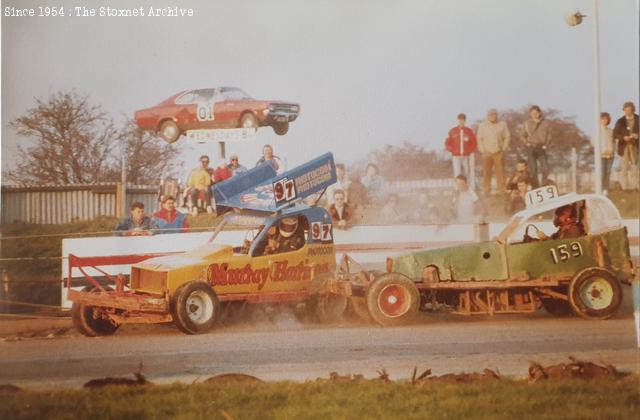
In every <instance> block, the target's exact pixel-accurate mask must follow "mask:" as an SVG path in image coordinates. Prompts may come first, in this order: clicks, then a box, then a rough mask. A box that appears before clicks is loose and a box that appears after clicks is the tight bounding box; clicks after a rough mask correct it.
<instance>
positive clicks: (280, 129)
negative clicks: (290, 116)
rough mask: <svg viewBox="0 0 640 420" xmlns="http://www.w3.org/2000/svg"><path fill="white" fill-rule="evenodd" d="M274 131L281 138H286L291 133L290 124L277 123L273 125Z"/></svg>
mask: <svg viewBox="0 0 640 420" xmlns="http://www.w3.org/2000/svg"><path fill="white" fill-rule="evenodd" d="M273 131H274V133H276V134H277V135H279V136H284V135H285V134H287V132H288V131H289V122H288V121H287V122H275V123H273Z"/></svg>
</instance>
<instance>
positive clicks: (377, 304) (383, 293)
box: [366, 273, 420, 326]
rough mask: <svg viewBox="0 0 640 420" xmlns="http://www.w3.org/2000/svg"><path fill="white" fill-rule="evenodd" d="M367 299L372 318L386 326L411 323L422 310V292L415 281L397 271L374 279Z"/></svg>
mask: <svg viewBox="0 0 640 420" xmlns="http://www.w3.org/2000/svg"><path fill="white" fill-rule="evenodd" d="M366 301H367V308H368V309H369V314H370V315H371V318H373V320H374V321H376V322H377V323H378V324H380V325H384V326H394V325H405V324H409V323H410V322H412V321H413V320H414V319H415V317H416V315H417V314H418V311H419V310H420V293H419V292H418V288H417V287H416V285H415V283H414V282H413V281H411V280H410V279H409V278H407V277H405V276H403V275H401V274H397V273H390V274H385V275H383V276H380V277H379V278H377V279H376V280H374V281H373V282H372V283H371V285H370V286H369V290H368V291H367V295H366Z"/></svg>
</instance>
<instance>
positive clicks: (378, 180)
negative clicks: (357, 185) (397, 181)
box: [362, 163, 384, 204]
mask: <svg viewBox="0 0 640 420" xmlns="http://www.w3.org/2000/svg"><path fill="white" fill-rule="evenodd" d="M362 184H363V185H364V186H365V188H366V189H367V201H368V202H369V203H370V204H377V203H380V202H381V201H382V198H383V197H384V180H383V179H382V177H381V176H380V175H378V167H377V166H376V165H375V164H373V163H370V164H368V165H367V173H366V175H365V176H364V178H362Z"/></svg>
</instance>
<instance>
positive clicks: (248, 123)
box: [242, 117, 255, 128]
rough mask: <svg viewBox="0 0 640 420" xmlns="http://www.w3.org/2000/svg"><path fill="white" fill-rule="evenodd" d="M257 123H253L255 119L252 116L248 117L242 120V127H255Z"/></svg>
mask: <svg viewBox="0 0 640 420" xmlns="http://www.w3.org/2000/svg"><path fill="white" fill-rule="evenodd" d="M253 127H255V124H254V123H253V119H252V118H251V117H247V118H245V119H244V121H243V122H242V128H253Z"/></svg>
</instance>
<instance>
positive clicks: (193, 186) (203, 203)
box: [187, 155, 213, 216]
mask: <svg viewBox="0 0 640 420" xmlns="http://www.w3.org/2000/svg"><path fill="white" fill-rule="evenodd" d="M212 176H213V171H212V170H211V168H209V156H206V155H203V156H200V166H199V167H197V168H195V169H194V170H193V171H191V174H190V175H189V180H188V181H187V185H188V186H189V195H190V197H191V209H190V210H191V212H192V213H193V215H194V216H197V215H198V207H203V208H206V210H207V212H208V213H211V212H213V208H212V207H211V191H210V190H209V187H210V186H211V180H212Z"/></svg>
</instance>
